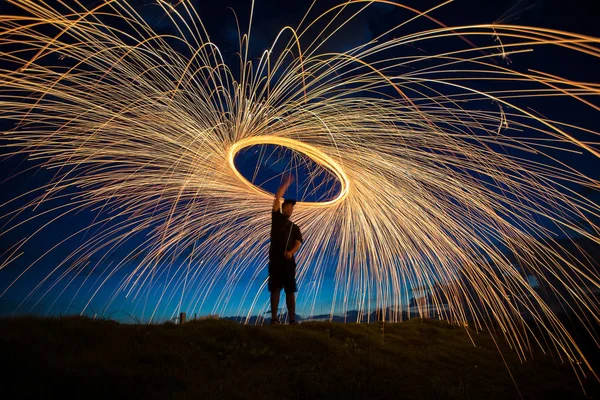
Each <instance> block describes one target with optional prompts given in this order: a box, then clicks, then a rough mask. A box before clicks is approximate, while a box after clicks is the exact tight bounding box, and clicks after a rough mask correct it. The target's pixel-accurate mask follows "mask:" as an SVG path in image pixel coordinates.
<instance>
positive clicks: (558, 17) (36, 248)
mask: <svg viewBox="0 0 600 400" xmlns="http://www.w3.org/2000/svg"><path fill="white" fill-rule="evenodd" d="M190 2H191V3H193V4H195V5H196V7H197V9H198V11H199V14H200V16H201V17H202V18H203V21H204V22H205V24H206V28H207V30H208V32H209V34H210V35H211V39H212V40H213V41H214V42H215V43H216V44H217V45H218V46H219V47H220V48H221V50H222V52H223V53H224V55H225V56H224V57H225V61H226V62H228V63H231V64H235V63H236V62H237V56H236V54H235V53H236V51H238V33H237V28H236V24H235V19H234V16H233V13H232V11H231V9H229V8H232V9H233V10H235V12H236V14H237V16H238V19H239V21H240V23H241V27H242V31H245V30H246V29H247V21H248V19H249V18H248V17H249V11H250V3H249V2H248V1H241V0H240V1H222V2H221V1H219V2H216V1H211V2H207V1H201V0H200V1H199V0H194V1H190ZM83 3H85V4H95V3H97V2H94V1H89V0H88V1H84V2H83ZM130 3H131V4H135V5H139V8H138V11H139V12H140V14H141V15H142V16H143V17H144V19H145V20H146V21H147V22H148V23H149V25H150V26H152V27H153V29H155V30H156V31H157V32H159V33H167V32H174V30H173V27H172V26H171V23H170V21H169V20H168V19H167V18H164V16H161V15H160V9H159V8H157V7H155V6H153V5H152V2H150V1H148V0H132V1H130ZM175 3H176V2H175ZM207 3H210V4H211V5H208V4H207ZM336 3H337V2H336ZM1 4H2V5H1V6H0V13H2V14H8V13H14V12H18V11H16V10H15V9H14V8H12V6H9V5H7V4H6V3H5V2H2V3H1ZM309 4H310V2H308V1H291V2H283V1H281V0H278V1H275V0H257V1H256V3H255V13H254V22H253V27H252V40H251V47H250V56H251V57H252V58H258V57H259V56H260V54H261V52H262V50H263V49H265V48H267V47H268V46H270V44H271V42H272V41H273V39H274V38H275V36H276V34H277V33H278V31H279V30H280V29H281V28H282V27H284V26H286V25H290V26H296V25H297V24H298V23H299V22H300V19H301V18H302V16H303V15H304V12H305V10H306V8H307V7H308V5H309ZM332 4H335V3H334V2H331V1H321V2H318V3H317V5H316V6H315V12H314V13H313V14H312V15H317V14H318V13H319V10H321V11H323V10H326V9H327V8H329V7H330V6H331V5H332ZM404 4H407V5H410V6H414V7H416V8H418V9H420V10H426V9H428V8H430V7H431V6H433V5H434V4H438V2H437V1H431V0H419V1H416V0H412V1H411V0H406V1H404ZM593 4H594V1H592V0H587V1H585V0H574V1H569V2H565V1H560V0H547V1H543V0H539V1H534V0H531V1H530V0H527V1H519V0H494V1H476V0H456V1H455V2H454V3H451V4H449V5H447V6H444V7H442V8H441V9H438V10H437V11H436V12H434V13H433V14H432V15H433V16H434V17H435V18H437V19H439V20H440V21H442V22H443V23H445V24H446V25H449V26H452V25H466V24H475V23H492V22H501V23H505V24H516V25H532V26H539V27H546V28H553V29H559V30H566V31H572V32H577V33H582V34H588V35H592V36H599V35H600V27H599V25H598V21H597V17H596V16H597V13H595V12H594V11H592V10H593V8H592V5H593ZM406 16H407V14H406V13H405V12H404V13H403V12H401V11H399V10H397V9H396V8H395V7H392V6H386V5H373V6H372V7H370V9H369V10H368V11H367V12H365V13H363V14H361V15H360V16H359V17H358V18H356V19H355V20H353V21H352V22H351V24H350V25H349V26H348V27H347V29H346V30H345V31H344V32H345V33H344V35H338V36H336V38H335V39H334V40H332V41H330V42H329V43H328V45H327V46H326V48H325V49H324V51H344V50H347V49H350V48H352V47H354V46H356V45H358V44H360V43H364V42H366V41H368V40H369V39H371V38H373V37H375V36H377V35H378V34H379V33H381V32H382V31H384V30H386V29H388V28H389V27H391V26H393V25H395V24H397V23H398V22H399V21H401V20H402V19H405V18H406ZM429 28H432V25H431V24H430V23H429V24H427V23H426V22H416V23H413V24H411V25H410V26H408V27H407V28H405V30H406V32H410V31H418V30H423V29H429ZM492 43H493V38H492V37H490V38H489V43H484V41H483V39H482V38H478V42H477V44H478V45H491V44H492ZM430 46H432V47H431V48H424V49H422V50H423V51H424V52H432V53H434V52H439V51H441V49H440V48H436V47H435V46H436V45H435V44H430ZM564 54H565V53H563V52H560V51H558V52H557V51H556V49H548V48H543V47H542V48H536V50H535V51H534V52H533V53H528V54H523V55H518V56H515V57H511V59H510V62H511V65H510V67H512V68H515V69H518V70H526V69H528V68H532V69H538V70H542V71H545V72H549V73H553V74H557V75H560V76H563V77H568V78H571V79H573V80H581V81H587V82H598V76H597V71H598V65H597V64H598V62H597V60H590V59H591V57H588V58H584V57H581V56H579V55H573V54H572V53H568V54H569V57H563V56H564ZM590 61H594V63H591V62H590ZM0 62H3V61H2V60H1V59H0ZM499 62H502V61H499ZM8 67H9V66H8V65H6V66H5V68H8ZM526 101H527V102H530V103H525V104H524V105H525V106H529V107H531V108H532V109H534V110H536V111H537V112H540V113H541V114H543V115H546V116H551V117H552V118H553V119H555V120H559V121H566V122H570V123H573V124H575V125H580V126H584V127H586V128H589V129H591V130H596V131H599V130H600V126H599V124H598V120H597V113H596V112H595V111H594V110H592V109H587V110H586V109H585V108H584V107H580V106H578V107H577V108H576V109H571V108H570V104H572V103H568V102H565V103H563V102H562V101H558V100H552V101H548V100H541V101H540V100H534V99H528V100H526ZM596 101H597V100H596ZM11 127H12V125H10V123H8V122H7V121H3V120H0V128H1V129H2V130H3V131H5V130H8V129H10V128H11ZM584 140H590V138H584ZM1 151H2V154H3V155H4V156H5V157H3V159H2V162H1V163H0V168H1V169H2V178H3V179H2V183H1V185H0V202H1V203H2V204H4V203H6V202H7V201H9V200H11V199H13V198H15V197H17V196H21V195H24V196H23V197H22V198H21V199H19V200H16V201H13V202H11V203H10V204H5V205H4V206H3V207H2V209H1V210H2V213H3V214H5V213H7V212H9V211H11V210H15V209H16V208H18V207H19V206H22V205H23V204H25V203H26V202H27V201H30V200H31V199H32V198H33V197H34V196H33V195H28V194H26V193H28V192H29V191H32V190H35V189H36V188H38V187H40V186H42V185H44V184H47V183H48V182H50V181H51V180H52V178H53V176H54V175H53V172H51V171H47V170H44V169H40V168H38V167H39V164H37V163H36V162H35V161H30V160H27V159H26V158H25V157H23V156H21V155H12V156H10V157H8V156H7V154H8V151H9V150H7V149H6V148H2V149H1ZM259 151H260V149H257V148H253V149H251V150H249V151H246V152H243V153H242V154H240V156H239V157H238V159H237V160H236V165H237V166H238V168H239V170H240V171H241V172H242V174H243V175H244V176H245V177H247V178H248V179H253V178H254V181H255V183H257V184H259V185H262V186H263V187H264V188H265V189H267V190H269V191H275V190H276V188H277V185H278V183H279V181H278V178H277V177H278V175H279V174H281V173H282V172H284V171H285V170H286V168H287V167H288V166H287V162H286V161H285V160H288V159H289V152H286V151H285V150H282V149H276V148H274V146H271V147H269V146H264V148H263V149H262V151H264V152H265V153H268V154H273V157H266V158H263V159H262V160H261V162H260V163H258V165H257V162H258V158H257V152H259ZM556 156H557V157H559V158H560V159H561V160H563V161H564V162H566V163H568V164H569V165H571V166H572V167H574V168H575V169H577V170H579V171H581V172H583V173H585V174H586V175H588V176H590V177H592V178H595V179H600V168H599V167H600V165H599V163H598V161H597V160H596V159H594V157H593V156H591V155H589V154H584V155H574V154H562V153H561V154H558V153H557V154H556ZM277 159H279V161H277ZM257 171H258V172H257ZM300 175H302V173H300ZM323 179H326V180H328V179H329V178H328V177H327V174H326V173H324V174H323ZM302 183H303V182H302V179H300V180H299V184H295V185H294V186H292V187H291V188H290V193H292V195H293V196H294V197H297V198H299V199H303V200H305V201H315V200H323V199H327V198H328V197H329V196H331V194H332V193H335V190H336V187H337V186H336V184H335V182H332V181H330V180H329V181H328V182H327V183H326V184H325V185H323V187H321V188H320V189H318V190H316V191H313V192H310V190H309V191H308V192H305V189H306V188H304V187H302ZM579 190H580V189H579ZM303 193H305V194H304V195H303ZM76 194H77V193H73V195H76ZM588 194H589V195H590V196H593V200H594V201H597V200H598V193H597V192H596V193H592V192H589V193H588ZM59 205H60V203H59V202H56V201H55V202H54V203H53V204H44V205H41V206H40V207H39V208H37V209H36V210H35V211H32V210H28V211H27V212H25V213H22V214H20V215H19V216H18V217H17V218H14V219H12V218H6V216H5V217H4V218H2V219H1V220H0V229H1V232H2V236H0V265H1V264H2V262H3V261H5V259H6V257H7V254H8V253H9V252H10V249H11V248H13V246H15V245H16V244H18V243H19V242H20V241H21V240H22V239H23V238H24V237H26V236H29V235H30V234H31V233H32V232H34V231H35V230H36V229H37V228H39V227H40V226H42V225H43V224H44V223H45V222H48V221H50V220H51V219H52V218H53V216H54V215H55V214H53V213H50V214H49V215H47V216H45V217H42V218H39V219H36V220H34V221H32V222H29V223H24V224H23V225H21V226H19V227H18V228H16V229H12V230H10V232H8V233H6V230H7V229H9V228H10V227H12V226H15V225H16V224H18V223H20V222H22V221H24V220H25V219H26V218H28V217H31V216H32V215H34V214H35V213H40V212H43V211H44V210H47V209H49V208H50V207H51V206H59ZM265 212H267V213H268V212H269V210H265ZM94 217H95V214H94V213H93V212H91V211H87V212H81V213H77V214H73V215H70V216H69V217H67V218H63V219H61V220H58V221H56V222H55V223H52V225H51V226H49V227H48V228H46V229H44V230H43V231H42V232H41V233H40V234H39V235H37V236H36V237H35V238H34V239H33V240H31V241H30V242H29V243H28V244H27V245H26V246H25V247H24V249H23V250H24V254H23V255H22V256H21V257H20V258H19V259H17V260H16V261H14V262H12V263H10V264H9V265H8V266H6V267H5V268H4V269H3V270H1V271H0V293H2V292H4V291H5V294H4V295H3V296H2V297H0V315H10V314H11V313H13V312H15V310H16V313H17V314H25V313H35V314H51V315H56V314H72V313H79V312H80V311H81V309H82V308H84V306H85V304H83V299H85V298H87V296H75V298H74V300H71V299H72V297H73V296H72V295H74V294H75V293H70V292H69V291H70V290H71V289H69V288H67V289H66V291H67V292H66V293H65V294H64V295H63V296H61V297H60V298H58V297H57V294H58V293H60V292H61V291H62V290H63V289H64V285H59V287H58V288H57V289H56V290H54V291H52V292H51V294H50V295H49V296H47V297H46V298H44V299H42V300H40V301H39V302H38V300H39V298H38V297H36V296H33V297H32V298H30V299H28V300H27V301H25V302H24V303H23V304H21V302H22V301H23V299H24V298H25V296H27V294H28V293H29V292H30V291H31V290H32V289H33V288H34V287H35V286H36V285H37V283H38V282H39V281H40V279H42V278H43V277H44V276H46V274H47V273H48V271H49V270H52V268H54V267H55V266H56V265H58V264H60V262H61V261H62V260H64V258H65V257H66V256H67V255H68V254H69V253H71V252H72V251H73V249H75V248H76V247H77V246H78V245H79V244H80V243H82V241H83V240H85V239H86V238H87V235H91V234H93V232H87V233H85V234H84V235H79V236H77V237H75V238H72V239H70V240H69V241H67V242H66V243H65V244H64V245H63V246H61V247H60V248H57V249H56V250H55V251H53V252H51V253H50V254H48V256H46V257H45V258H44V259H43V260H42V261H40V263H38V264H37V265H36V266H35V267H34V268H32V269H31V270H29V271H28V272H27V273H26V274H25V275H23V276H22V278H21V279H19V280H18V281H17V282H16V283H15V284H14V285H13V286H12V287H10V289H8V290H6V289H7V288H8V286H9V285H10V284H11V283H12V282H13V280H14V278H15V277H17V276H18V275H19V274H21V272H23V271H24V270H25V269H26V268H27V266H28V265H30V264H31V263H32V262H33V261H34V260H36V259H37V258H38V257H39V256H40V255H42V254H43V253H44V252H45V251H47V250H48V249H49V248H50V247H51V246H52V245H53V244H54V243H56V241H57V238H67V237H68V236H69V235H70V234H71V233H72V232H75V231H77V230H78V229H81V228H83V227H85V226H87V225H89V224H90V222H91V221H93V219H94ZM306 239H307V240H310V238H306ZM140 240H141V239H140V238H133V240H131V241H130V243H128V245H127V246H124V247H122V248H120V249H119V250H117V251H115V252H113V253H112V254H110V255H108V256H107V257H106V258H105V260H104V262H105V263H106V265H107V267H108V266H110V264H111V263H114V262H115V261H116V260H120V259H121V258H123V257H124V256H125V255H126V254H128V253H129V252H131V251H132V250H133V249H134V248H135V246H137V245H138V244H139V243H140ZM334 261H335V260H330V263H331V268H329V272H330V273H328V274H327V275H326V277H325V282H324V286H323V289H322V291H321V294H320V297H319V299H318V301H317V306H316V309H315V312H316V313H317V314H320V313H327V312H329V310H330V304H331V299H332V296H333V292H332V289H333V274H334V272H335V271H334V270H333V267H334V265H335V264H334ZM130 263H131V265H132V266H133V265H134V264H135V260H131V262H130ZM265 274H266V270H265ZM265 277H266V276H265ZM100 278H101V275H100V274H98V273H96V274H95V275H94V274H92V275H91V277H90V281H89V283H90V285H87V286H86V287H85V291H87V290H92V288H93V283H94V282H95V280H96V279H100ZM242 279H244V278H242ZM247 279H249V276H248V277H247ZM67 281H68V278H67ZM117 282H118V280H115V285H116V283H117ZM307 284H310V282H309V283H307ZM114 287H115V286H114V285H113V286H111V285H110V284H109V285H107V286H105V287H104V288H103V289H102V292H101V293H99V294H98V296H97V297H96V299H95V300H94V301H93V302H92V304H91V306H90V307H88V308H87V309H86V311H85V314H86V315H94V314H96V313H98V312H100V311H99V310H101V309H102V306H103V304H104V303H105V301H106V299H108V297H109V296H110V295H111V294H112V291H113V290H114ZM245 287H246V283H245V282H243V281H241V282H238V288H239V290H238V291H237V292H236V293H235V294H234V297H233V298H232V299H231V301H230V303H231V305H232V306H231V307H229V308H228V309H226V310H225V315H230V316H231V315H236V313H237V310H238V303H239V299H240V298H239V297H237V296H241V294H242V293H243V291H244V290H243V289H244V288H245ZM304 289H305V288H303V287H300V292H299V296H298V305H299V307H298V310H297V312H298V314H300V315H305V314H306V312H307V309H306V308H303V305H304V304H305V303H307V304H310V301H309V299H303V291H305V290H304ZM214 292H215V294H216V293H218V292H219V289H218V288H216V290H215V291H214ZM305 292H306V291H305ZM267 296H268V292H266V291H265V292H264V294H263V297H264V298H263V299H262V300H263V301H266V300H267ZM215 297H216V295H215ZM252 297H253V296H250V297H249V299H248V301H247V303H248V304H242V306H241V307H239V308H240V309H241V310H242V311H243V310H244V309H246V308H247V307H248V306H249V302H250V301H251V300H252ZM57 298H58V300H56V299H57ZM153 300H155V299H148V302H149V303H152V301H153ZM211 301H214V298H210V297H209V298H208V299H207V301H206V302H205V303H204V306H203V307H202V308H196V309H187V310H186V311H187V312H188V313H189V314H192V315H193V314H194V313H196V314H197V315H199V316H200V315H205V314H208V313H210V312H211V310H212V307H213V304H212V303H211ZM20 304H21V305H20ZM164 311H165V313H164V314H165V316H167V317H168V316H170V315H171V313H172V310H164ZM104 315H105V316H108V317H110V318H114V319H117V320H121V321H131V320H132V319H131V317H130V315H136V316H137V317H140V318H142V319H143V318H146V317H147V315H145V314H144V313H143V311H142V310H141V309H140V308H137V309H136V308H134V307H133V305H132V304H131V303H129V302H125V301H124V299H123V298H120V297H118V298H117V300H116V301H115V302H113V304H112V306H111V307H110V308H109V309H107V310H104Z"/></svg>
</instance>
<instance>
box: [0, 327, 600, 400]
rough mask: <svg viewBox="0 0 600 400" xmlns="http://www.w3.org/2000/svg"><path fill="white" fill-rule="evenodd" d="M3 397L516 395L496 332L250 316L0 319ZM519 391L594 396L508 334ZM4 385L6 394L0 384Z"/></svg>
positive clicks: (594, 388)
mask: <svg viewBox="0 0 600 400" xmlns="http://www.w3.org/2000/svg"><path fill="white" fill-rule="evenodd" d="M0 332H1V333H0V351H1V354H2V363H3V364H4V368H3V369H4V372H3V373H2V379H3V381H5V383H3V384H2V392H3V395H2V398H4V399H14V398H36V399H37V398H39V399H48V398H60V399H67V398H81V399H120V398H127V399H170V398H182V399H183V398H186V399H213V398H214V399H274V398H278V399H325V398H326V399H332V400H334V399H343V400H349V399H513V398H514V399H517V398H519V394H518V392H517V389H516V388H515V385H514V384H513V382H512V380H511V377H510V375H509V373H508V371H507V369H506V367H505V365H504V364H503V362H502V358H501V356H500V353H499V352H498V350H497V349H496V347H495V345H494V343H493V341H492V340H491V337H490V336H489V335H488V334H485V333H479V334H476V333H474V332H473V335H474V339H475V342H476V344H477V347H474V346H473V345H472V344H471V342H470V341H469V339H468V337H467V335H466V334H465V331H464V329H463V328H460V327H456V326H453V325H449V324H447V323H445V322H438V321H432V320H410V321H408V322H404V323H400V324H386V325H385V335H384V336H382V325H381V323H372V324H339V323H324V322H309V323H303V324H301V325H299V326H295V327H290V326H274V327H268V326H265V327H255V326H244V325H239V324H236V323H234V322H230V321H223V320H216V321H212V320H208V321H198V322H189V323H187V324H185V325H183V326H177V325H173V324H163V325H125V324H119V323H116V322H112V321H100V320H90V319H87V318H79V317H63V318H58V319H56V318H55V319H43V318H33V317H19V318H10V319H0ZM503 352H504V357H505V359H506V362H507V363H508V365H509V366H510V371H511V372H512V374H513V375H514V378H515V381H516V383H517V386H518V388H519V391H520V392H521V394H522V396H523V398H526V399H580V398H599V397H598V394H599V393H600V390H599V385H598V382H596V381H594V380H593V379H590V380H584V387H585V388H586V389H587V391H588V392H587V395H584V393H583V391H582V389H581V387H580V386H579V384H578V382H577V379H576V377H575V375H574V373H573V370H572V369H571V368H570V366H569V365H565V364H560V363H558V362H557V361H556V360H554V359H553V358H552V357H550V356H545V355H543V354H541V353H539V354H535V357H534V360H533V361H528V362H526V363H524V364H521V363H520V362H519V361H518V358H517V356H516V354H515V353H514V352H511V351H510V350H508V349H507V348H505V347H504V346H503ZM6 391H8V395H7V396H5V395H4V394H6V393H7V392H6Z"/></svg>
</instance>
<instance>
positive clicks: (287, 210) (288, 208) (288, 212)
mask: <svg viewBox="0 0 600 400" xmlns="http://www.w3.org/2000/svg"><path fill="white" fill-rule="evenodd" d="M295 205H296V200H292V199H286V200H285V201H284V202H283V204H282V205H281V212H282V213H283V215H285V216H286V217H291V216H292V213H293V212H294V206H295Z"/></svg>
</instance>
